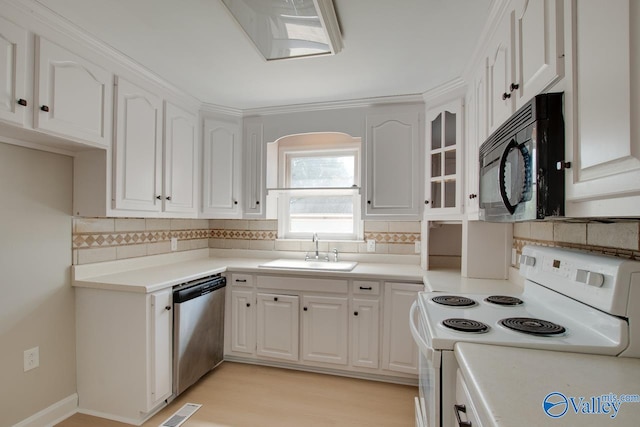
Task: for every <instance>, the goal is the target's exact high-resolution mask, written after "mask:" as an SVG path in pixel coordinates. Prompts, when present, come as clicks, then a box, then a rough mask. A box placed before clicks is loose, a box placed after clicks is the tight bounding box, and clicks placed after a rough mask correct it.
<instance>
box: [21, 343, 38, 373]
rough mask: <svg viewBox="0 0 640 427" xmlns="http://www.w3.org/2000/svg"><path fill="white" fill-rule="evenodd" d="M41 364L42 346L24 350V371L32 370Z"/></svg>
mask: <svg viewBox="0 0 640 427" xmlns="http://www.w3.org/2000/svg"><path fill="white" fill-rule="evenodd" d="M38 366H40V347H33V348H30V349H29V350H25V351H24V371H25V372H27V371H30V370H32V369H34V368H37V367H38Z"/></svg>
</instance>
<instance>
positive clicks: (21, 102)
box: [18, 98, 27, 107]
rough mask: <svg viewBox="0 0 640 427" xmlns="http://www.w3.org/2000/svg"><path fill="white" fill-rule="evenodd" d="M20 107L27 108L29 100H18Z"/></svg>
mask: <svg viewBox="0 0 640 427" xmlns="http://www.w3.org/2000/svg"><path fill="white" fill-rule="evenodd" d="M18 105H22V106H23V107H26V106H27V100H26V99H22V98H20V99H18Z"/></svg>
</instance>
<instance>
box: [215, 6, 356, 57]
mask: <svg viewBox="0 0 640 427" xmlns="http://www.w3.org/2000/svg"><path fill="white" fill-rule="evenodd" d="M222 3H223V4H224V5H225V6H226V7H227V9H229V11H230V12H231V14H232V15H233V17H234V18H235V19H236V21H238V23H239V24H240V26H241V27H242V29H243V30H244V31H245V33H247V35H248V36H249V38H250V39H251V41H253V43H254V44H255V46H256V47H257V48H258V51H260V53H261V54H262V55H263V56H264V57H265V59H266V60H267V61H272V60H276V59H287V58H297V57H306V56H317V55H335V54H336V53H338V52H340V51H341V50H342V46H343V45H342V37H341V35H340V27H339V25H338V19H337V17H336V12H335V9H334V7H333V2H332V0H222Z"/></svg>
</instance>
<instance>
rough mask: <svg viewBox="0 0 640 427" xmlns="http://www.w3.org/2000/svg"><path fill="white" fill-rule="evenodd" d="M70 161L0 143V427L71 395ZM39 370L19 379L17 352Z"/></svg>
mask: <svg viewBox="0 0 640 427" xmlns="http://www.w3.org/2000/svg"><path fill="white" fill-rule="evenodd" d="M72 166H73V165H72V159H71V158H70V157H66V156H61V155H57V154H50V153H45V152H41V151H35V150H31V149H27V148H21V147H17V146H13V145H6V144H3V143H0V199H1V200H2V202H0V272H1V275H0V289H1V292H2V297H1V298H0V361H2V363H1V364H0V384H1V385H0V425H1V426H9V425H13V424H15V423H17V422H19V421H22V420H24V419H25V418H28V417H29V416H31V415H33V414H35V413H37V412H38V411H40V410H42V409H45V408H47V407H48V406H50V405H52V404H54V403H56V402H59V401H60V400H62V399H64V398H67V397H69V396H71V395H73V394H74V393H75V392H76V371H75V316H74V294H73V290H72V288H71V278H70V265H71V209H72V198H71V197H72V171H73V169H72ZM35 346H39V347H40V367H39V368H36V369H33V370H31V371H29V372H23V352H24V350H27V349H29V348H32V347H35Z"/></svg>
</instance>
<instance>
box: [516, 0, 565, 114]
mask: <svg viewBox="0 0 640 427" xmlns="http://www.w3.org/2000/svg"><path fill="white" fill-rule="evenodd" d="M514 7H515V36H516V49H515V55H516V80H515V83H516V84H517V85H518V88H517V89H516V90H515V91H514V94H515V95H516V108H520V107H521V106H522V105H524V104H526V103H527V102H529V101H530V100H531V98H533V97H534V96H535V95H537V94H539V93H541V92H543V91H544V90H545V89H547V88H548V87H549V86H550V85H551V84H553V83H554V82H556V81H558V80H559V79H560V78H561V77H562V76H563V75H564V51H563V37H562V21H561V20H559V19H558V16H560V17H561V16H562V2H561V1H560V0H516V1H514Z"/></svg>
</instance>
